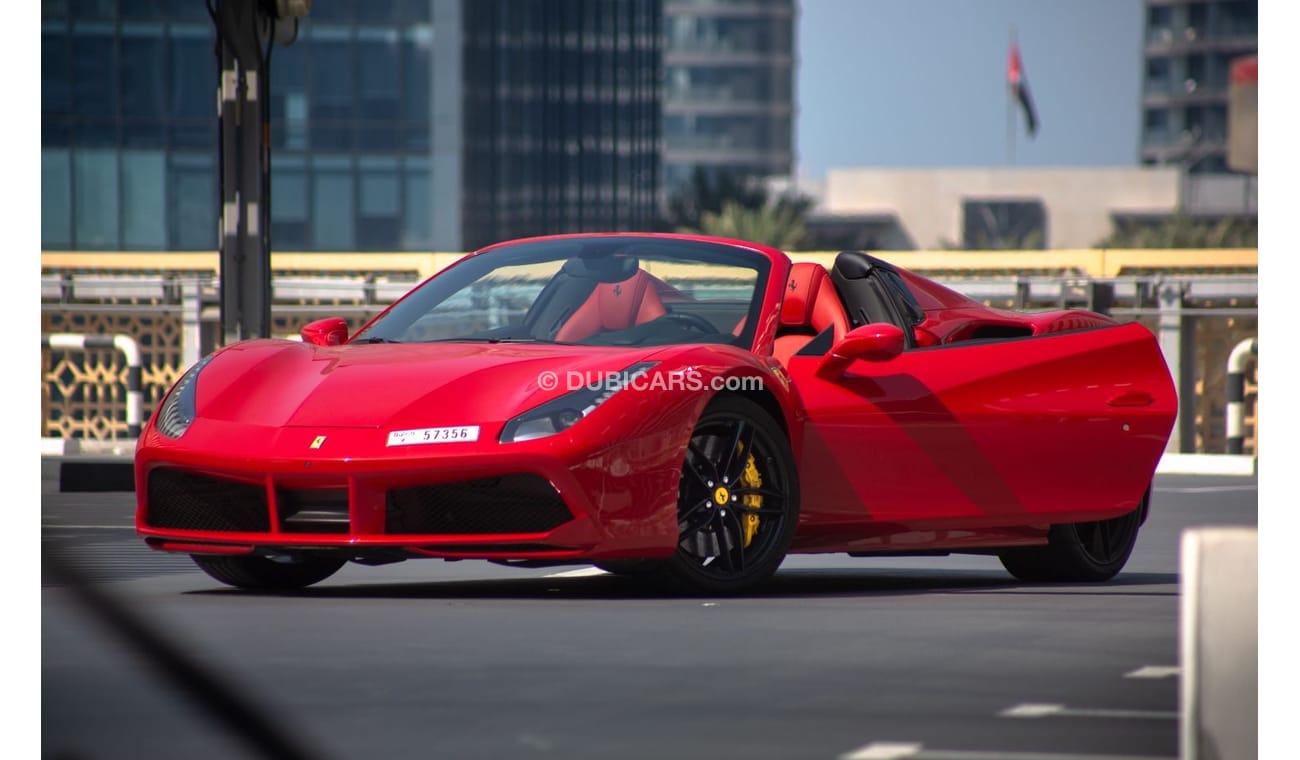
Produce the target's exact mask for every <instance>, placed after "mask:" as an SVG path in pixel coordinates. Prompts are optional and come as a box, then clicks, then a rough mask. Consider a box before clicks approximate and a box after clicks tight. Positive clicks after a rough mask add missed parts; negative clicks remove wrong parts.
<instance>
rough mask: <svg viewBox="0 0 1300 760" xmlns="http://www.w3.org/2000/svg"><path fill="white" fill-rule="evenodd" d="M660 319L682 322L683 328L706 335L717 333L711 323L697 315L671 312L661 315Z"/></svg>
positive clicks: (685, 312)
mask: <svg viewBox="0 0 1300 760" xmlns="http://www.w3.org/2000/svg"><path fill="white" fill-rule="evenodd" d="M660 319H671V320H673V321H674V322H682V323H683V325H684V326H685V327H689V328H692V329H695V330H699V331H700V332H702V333H705V334H706V335H713V334H715V333H717V332H718V328H717V327H714V325H713V323H712V322H710V321H709V320H707V319H705V318H704V317H701V316H700V315H699V314H691V313H690V312H687V311H672V312H669V313H667V314H665V315H663V316H662V317H660Z"/></svg>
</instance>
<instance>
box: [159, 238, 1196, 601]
mask: <svg viewBox="0 0 1300 760" xmlns="http://www.w3.org/2000/svg"><path fill="white" fill-rule="evenodd" d="M302 338H303V340H302V342H297V341H290V340H250V341H246V342H241V343H237V344H234V345H231V346H227V347H225V348H223V349H220V350H218V351H217V352H215V353H213V354H211V355H210V356H208V357H206V358H204V359H203V360H202V361H200V362H199V363H198V364H196V365H195V366H193V367H192V368H190V369H189V371H187V372H186V373H185V375H184V376H183V377H182V378H181V379H180V380H179V381H178V382H177V383H176V385H175V387H173V388H172V389H171V391H170V392H169V393H168V395H167V397H166V398H165V399H164V400H163V402H162V404H161V406H160V407H159V408H158V410H157V412H156V414H154V415H153V417H152V418H151V419H150V421H149V423H148V425H147V426H146V428H145V430H144V433H143V434H142V435H141V437H140V439H139V446H138V449H137V452H136V460H135V477H136V485H137V488H136V493H137V494H138V497H137V498H138V509H137V514H136V522H137V528H138V530H139V533H140V534H141V535H142V536H143V537H144V539H145V541H146V542H147V543H148V544H149V546H151V547H153V548H155V549H159V550H163V551H170V552H183V553H187V554H190V555H192V556H193V558H194V560H195V562H197V563H198V565H199V567H201V568H202V569H203V570H204V571H206V572H207V573H208V574H210V575H211V576H213V577H214V578H216V579H217V580H219V581H222V582H224V583H227V584H231V585H234V586H240V587H245V588H263V589H286V588H296V587H302V586H306V585H309V584H312V583H315V582H317V581H320V580H322V579H324V578H326V577H328V576H329V575H330V574H332V573H334V572H335V571H336V570H338V569H339V568H340V567H341V566H342V565H343V563H345V562H349V561H351V562H359V563H363V564H382V563H387V562H395V561H400V560H405V559H410V558H415V557H442V558H448V559H464V558H479V559H488V560H495V561H498V562H503V563H506V564H523V565H526V566H536V565H539V564H544V563H553V564H566V563H569V564H571V563H577V562H582V563H594V564H596V565H598V566H599V567H602V568H605V569H608V570H610V571H611V572H616V573H627V574H633V573H635V574H645V575H652V576H656V577H659V578H663V579H668V580H670V581H673V582H675V583H676V584H677V585H678V586H679V587H682V588H685V589H689V590H694V591H698V592H704V593H727V592H738V591H741V590H745V589H749V588H751V587H753V586H754V585H755V584H758V583H761V582H762V581H764V580H765V579H767V578H768V577H769V576H771V575H772V573H773V572H775V571H776V569H777V566H778V565H780V564H781V561H782V559H783V558H784V557H785V556H786V554H788V553H790V552H847V553H849V554H852V555H854V556H859V555H879V554H888V555H900V554H917V553H919V554H943V553H949V552H969V553H981V554H996V555H997V556H998V557H1000V558H1001V560H1002V562H1003V564H1004V565H1005V566H1006V568H1007V569H1008V570H1009V571H1010V572H1011V573H1013V574H1014V575H1015V576H1017V577H1019V578H1022V579H1025V580H1035V581H1102V580H1106V579H1108V578H1110V577H1111V576H1113V575H1115V574H1116V573H1117V572H1119V570H1120V568H1122V567H1123V565H1124V563H1125V562H1126V561H1127V559H1128V556H1129V554H1130V552H1131V551H1132V549H1133V545H1134V542H1135V540H1136V538H1137V533H1138V528H1139V527H1140V526H1141V524H1142V522H1143V520H1144V519H1145V517H1146V510H1147V505H1148V503H1149V499H1150V483H1151V477H1152V474H1153V472H1154V471H1155V468H1156V463H1157V461H1158V460H1159V458H1160V455H1161V452H1162V451H1163V450H1164V448H1165V444H1166V441H1167V439H1168V436H1169V432H1170V429H1171V426H1172V424H1173V419H1174V414H1175V408H1176V399H1175V391H1174V386H1173V383H1172V381H1171V379H1170V376H1169V371H1168V369H1167V367H1166V365H1165V362H1164V359H1163V358H1162V356H1161V353H1160V350H1159V348H1158V347H1157V345H1156V341H1155V339H1154V337H1153V336H1152V334H1151V332H1150V331H1149V330H1147V328H1145V327H1143V326H1142V325H1140V324H1136V323H1129V324H1121V323H1118V322H1116V321H1114V320H1112V319H1110V318H1108V317H1105V316H1102V315H1099V314H1094V313H1091V312H1086V311H1050V312H1042V313H1013V312H1007V311H1000V310H997V309H992V308H988V307H985V306H983V305H981V304H979V303H976V302H974V301H972V300H970V299H968V298H966V297H964V296H962V295H960V294H958V293H956V292H954V291H952V290H949V289H947V288H945V287H943V286H941V285H939V284H937V283H935V282H932V281H930V280H927V279H925V278H923V277H919V276H917V275H915V274H912V273H910V272H907V271H905V270H903V269H900V268H897V267H894V266H891V265H889V264H888V263H886V262H884V261H881V260H880V259H878V258H875V257H873V256H869V255H867V254H864V253H860V252H856V251H846V252H843V253H840V254H839V255H838V256H837V257H836V259H835V261H834V264H833V266H832V267H831V268H830V270H829V271H828V270H827V269H826V268H824V267H822V266H820V265H818V264H811V263H800V264H792V263H791V262H790V259H789V258H788V257H787V256H786V255H785V254H783V253H781V252H780V251H777V250H774V249H772V248H768V247H765V246H761V245H755V244H752V243H746V242H742V241H737V240H725V239H718V238H705V237H689V236H680V235H652V234H607V235H571V236H557V237H547V238H534V239H528V240H518V241H513V242H508V243H502V244H499V245H495V246H491V247H489V248H486V249H484V250H481V251H478V252H476V253H473V254H470V255H468V256H466V257H464V258H463V259H461V260H460V261H459V262H457V263H456V264H455V265H453V266H451V267H448V268H447V269H445V270H443V271H441V272H439V273H438V274H437V275H435V276H434V277H431V278H430V279H428V280H427V281H425V282H424V283H422V284H421V285H419V286H418V287H416V288H415V289H414V290H412V291H411V292H410V293H408V294H407V295H405V296H404V297H402V298H401V299H400V300H398V301H397V302H396V303H394V304H393V305H392V306H390V307H389V308H388V309H386V310H385V311H384V312H383V313H381V314H380V315H378V316H377V317H375V318H374V319H373V320H372V321H371V322H370V323H368V324H367V325H366V326H365V327H363V328H362V329H361V330H360V331H359V332H358V333H356V334H355V335H352V336H351V337H349V336H348V335H347V327H346V325H345V323H344V322H343V320H341V319H326V320H321V321H319V322H315V323H312V324H310V325H308V326H307V327H305V328H304V329H303V331H302Z"/></svg>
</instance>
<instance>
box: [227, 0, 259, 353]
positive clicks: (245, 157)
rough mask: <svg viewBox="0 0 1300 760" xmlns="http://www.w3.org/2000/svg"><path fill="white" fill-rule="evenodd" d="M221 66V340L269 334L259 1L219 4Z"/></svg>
mask: <svg viewBox="0 0 1300 760" xmlns="http://www.w3.org/2000/svg"><path fill="white" fill-rule="evenodd" d="M213 20H214V22H215V23H216V26H217V42H218V46H219V53H218V54H219V56H220V61H221V97H220V98H219V99H218V104H219V112H218V117H219V120H220V124H221V199H222V204H221V220H222V222H221V326H222V336H223V338H224V341H223V342H224V343H227V344H229V343H234V342H236V341H240V340H245V339H247V338H265V337H269V336H270V334H271V299H270V293H271V258H270V251H269V245H268V237H267V236H266V235H265V234H264V233H265V232H266V230H265V229H264V228H265V227H266V223H265V219H264V217H263V214H264V213H265V209H264V208H263V201H264V198H263V197H262V196H263V191H264V189H265V188H266V187H267V183H266V179H265V172H266V162H267V161H266V159H267V154H266V152H267V150H268V147H269V146H268V145H267V143H266V140H265V139H264V132H265V131H266V130H264V126H265V125H264V123H263V120H264V111H263V109H262V103H263V101H264V100H265V98H266V97H267V93H266V85H265V82H266V77H265V76H263V69H264V64H265V60H264V58H265V54H264V53H263V49H264V48H263V46H264V45H265V44H266V43H267V42H268V40H269V39H270V34H271V30H272V24H271V19H270V18H269V17H267V16H266V15H265V14H264V13H263V11H262V10H261V6H260V5H259V4H257V3H251V2H240V0H218V1H217V5H216V9H215V13H214V17H213Z"/></svg>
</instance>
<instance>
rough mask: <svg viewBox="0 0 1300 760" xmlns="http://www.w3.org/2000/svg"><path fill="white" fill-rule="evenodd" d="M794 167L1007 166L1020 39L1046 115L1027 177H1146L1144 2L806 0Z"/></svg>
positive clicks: (1027, 155)
mask: <svg viewBox="0 0 1300 760" xmlns="http://www.w3.org/2000/svg"><path fill="white" fill-rule="evenodd" d="M798 13H799V17H798V31H797V41H796V46H797V47H796V55H797V56H798V73H797V75H796V84H795V87H796V90H795V100H796V103H797V109H798V115H797V117H796V123H795V142H796V163H797V171H798V174H799V175H801V176H806V177H824V176H825V174H826V170H827V169H828V168H831V167H846V166H1006V165H1008V164H1009V163H1010V162H1009V160H1008V159H1009V156H1008V150H1007V146H1008V130H1007V112H1008V102H1009V96H1008V87H1007V51H1008V48H1009V45H1010V37H1011V30H1012V27H1014V28H1015V31H1016V37H1017V40H1018V42H1019V45H1020V55H1021V61H1022V63H1023V66H1024V77H1025V80H1026V81H1027V82H1028V83H1029V90H1030V93H1031V95H1032V97H1033V101H1034V105H1035V106H1036V110H1037V113H1038V121H1039V129H1038V134H1037V136H1036V137H1034V138H1033V139H1032V140H1031V139H1030V138H1029V137H1028V136H1027V135H1026V133H1025V126H1024V120H1023V117H1022V115H1021V113H1020V112H1019V111H1017V112H1015V118H1016V123H1015V129H1016V142H1015V153H1014V162H1015V164H1016V165H1017V166H1113V165H1129V166H1132V165H1135V164H1136V163H1137V156H1138V128H1139V126H1140V124H1139V122H1140V119H1141V116H1140V103H1141V77H1142V70H1143V63H1142V34H1143V4H1142V2H1141V0H906V2H900V1H899V0H799V10H798Z"/></svg>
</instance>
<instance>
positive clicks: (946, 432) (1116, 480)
mask: <svg viewBox="0 0 1300 760" xmlns="http://www.w3.org/2000/svg"><path fill="white" fill-rule="evenodd" d="M841 256H842V257H843V256H845V255H844V254H841ZM872 261H873V262H875V260H874V259H873V260H872ZM848 263H850V264H856V263H858V260H850V261H849V262H848ZM875 263H877V264H883V262H875ZM838 265H839V260H837V266H838ZM870 269H871V267H867V268H865V269H863V270H862V271H861V272H858V273H856V274H854V273H850V276H851V277H854V278H855V281H854V282H853V283H852V287H853V288H855V289H856V290H855V293H854V295H853V297H852V298H851V299H850V300H851V301H852V302H851V303H849V304H847V305H848V306H849V307H850V310H851V311H853V312H861V313H859V314H856V315H855V316H857V317H858V319H857V321H858V323H861V322H863V321H872V322H889V323H892V324H894V325H896V326H897V327H899V328H900V329H901V330H903V331H904V335H905V336H906V339H907V341H906V346H905V348H906V350H904V351H903V352H902V353H901V354H898V355H897V356H894V357H892V358H890V359H888V360H886V361H865V360H858V361H854V362H852V363H851V364H850V365H849V366H848V367H847V369H846V370H845V371H844V372H843V374H840V375H836V376H832V377H825V376H823V375H820V374H819V368H820V367H821V362H822V360H823V358H824V355H825V353H826V351H827V348H828V343H829V341H813V342H812V343H810V344H809V346H808V349H807V350H805V351H801V352H800V353H799V354H797V355H795V356H794V357H792V358H791V359H790V360H789V362H788V370H789V372H790V375H791V378H792V381H793V384H794V386H795V387H796V389H797V390H798V392H799V394H800V397H801V399H802V402H803V405H804V409H805V412H806V414H807V420H806V425H805V433H804V444H803V451H802V457H801V462H802V467H803V482H804V484H805V487H804V500H803V504H804V505H805V511H806V512H808V514H809V518H810V520H812V521H814V522H816V521H818V520H824V521H827V522H831V523H838V522H853V521H861V520H870V521H897V522H904V523H908V524H912V525H920V524H925V525H929V526H930V527H940V526H945V525H946V526H964V527H978V526H980V525H1012V524H1028V523H1035V522H1040V523H1041V522H1044V521H1050V522H1067V521H1078V520H1086V519H1098V518H1099V517H1102V516H1113V515H1115V514H1119V513H1121V512H1122V511H1123V510H1127V509H1132V508H1133V507H1134V506H1136V504H1137V502H1138V500H1139V499H1140V498H1141V496H1142V494H1143V492H1144V491H1145V489H1146V487H1147V485H1148V483H1149V481H1150V477H1151V473H1152V472H1153V470H1154V467H1155V463H1156V461H1158V458H1159V456H1160V453H1161V450H1162V448H1163V445H1164V440H1165V438H1166V436H1167V434H1168V430H1169V426H1170V425H1171V424H1172V419H1173V410H1174V406H1175V399H1174V391H1173V386H1172V382H1171V380H1170V379H1169V375H1168V371H1167V369H1166V368H1165V365H1164V362H1163V359H1162V358H1161V355H1160V353H1159V349H1158V347H1157V345H1156V343H1155V339H1154V337H1153V336H1152V335H1151V333H1150V331H1148V330H1147V329H1146V328H1144V327H1142V326H1140V325H1136V324H1130V325H1117V326H1111V327H1106V328H1102V329H1091V330H1079V331H1073V332H1063V333H1057V334H1050V335H1041V336H1034V337H1021V338H1006V339H999V340H986V341H967V342H960V343H954V344H946V345H938V346H928V347H918V346H916V344H915V341H914V340H913V336H912V335H911V332H912V327H913V326H914V325H915V324H916V323H917V320H918V319H919V318H923V317H924V313H923V312H919V310H918V309H917V308H916V305H915V302H914V300H913V299H909V298H906V297H905V294H896V293H893V292H892V288H896V287H900V285H899V284H898V283H899V280H898V278H897V277H893V278H889V277H886V276H883V275H885V274H893V273H892V272H889V271H886V270H885V269H884V268H883V266H882V267H881V268H879V269H877V270H875V271H868V270H870ZM837 274H838V273H837Z"/></svg>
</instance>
